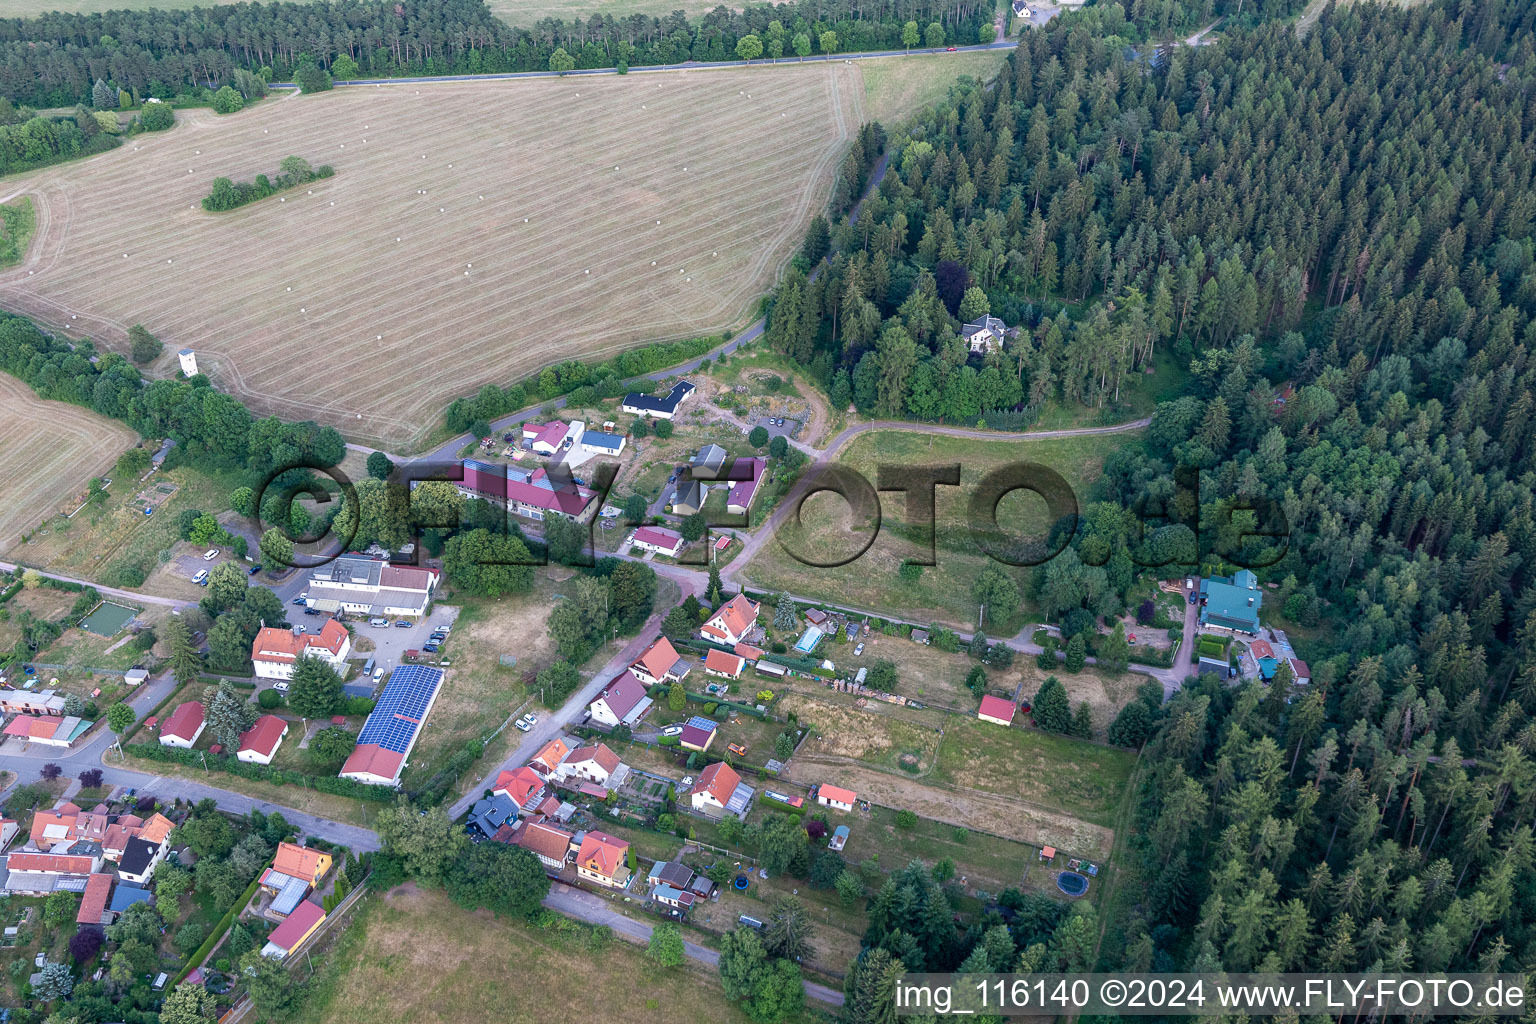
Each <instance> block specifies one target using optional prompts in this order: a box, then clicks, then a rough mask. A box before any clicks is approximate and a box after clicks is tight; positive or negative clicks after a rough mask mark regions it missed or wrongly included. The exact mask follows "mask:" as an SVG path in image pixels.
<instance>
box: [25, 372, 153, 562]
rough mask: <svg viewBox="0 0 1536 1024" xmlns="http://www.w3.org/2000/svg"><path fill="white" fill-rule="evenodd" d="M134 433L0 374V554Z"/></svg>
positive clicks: (113, 457) (103, 466)
mask: <svg viewBox="0 0 1536 1024" xmlns="http://www.w3.org/2000/svg"><path fill="white" fill-rule="evenodd" d="M137 440H138V435H137V434H135V433H134V432H133V431H132V430H129V429H128V428H127V427H125V426H123V425H122V424H121V423H117V422H114V421H113V420H109V419H107V418H106V417H104V416H98V415H96V414H95V413H93V412H91V411H90V410H88V409H81V408H79V407H78V406H73V405H68V404H66V403H64V402H45V401H43V400H42V399H41V398H38V397H37V395H35V394H33V392H32V389H31V388H29V387H27V386H26V385H25V384H23V383H22V382H21V381H19V380H17V379H16V378H15V377H12V376H11V375H9V374H5V373H0V552H4V551H6V550H7V549H8V548H10V547H11V546H12V545H13V544H15V543H16V541H17V540H18V539H19V538H20V537H21V535H22V534H23V533H26V532H27V531H28V530H31V529H33V528H35V527H36V526H37V525H38V523H40V522H42V521H43V520H45V519H49V518H51V517H52V516H53V515H54V514H55V513H57V512H58V511H59V510H60V508H61V507H62V506H63V505H64V504H65V503H66V502H69V499H70V498H71V497H72V496H74V495H77V494H81V493H83V492H84V491H85V487H86V484H87V483H89V481H90V479H91V477H93V476H99V475H101V474H102V473H104V472H106V471H107V470H108V469H110V468H111V467H112V463H114V462H116V461H117V457H118V456H119V455H121V454H122V453H123V452H124V451H125V450H126V449H127V448H128V446H129V445H131V444H133V443H134V442H135V441H137Z"/></svg>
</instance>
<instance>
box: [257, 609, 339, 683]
mask: <svg viewBox="0 0 1536 1024" xmlns="http://www.w3.org/2000/svg"><path fill="white" fill-rule="evenodd" d="M351 652H352V637H351V635H350V634H349V633H348V632H347V627H345V626H343V625H342V624H341V623H339V622H337V621H336V620H335V619H326V620H325V623H324V625H322V626H321V627H320V628H319V629H318V630H316V631H315V632H313V633H299V632H296V631H295V630H293V629H278V628H277V627H276V626H264V627H262V629H261V630H260V631H258V632H257V634H256V639H254V640H252V641H251V664H253V665H255V666H256V675H257V677H258V678H260V679H292V678H293V669H294V666H295V665H297V664H298V663H299V659H300V658H319V659H320V660H321V661H323V662H325V663H326V664H327V665H329V666H331V668H333V669H335V670H336V671H337V672H344V671H345V667H346V661H347V655H348V654H350V653H351Z"/></svg>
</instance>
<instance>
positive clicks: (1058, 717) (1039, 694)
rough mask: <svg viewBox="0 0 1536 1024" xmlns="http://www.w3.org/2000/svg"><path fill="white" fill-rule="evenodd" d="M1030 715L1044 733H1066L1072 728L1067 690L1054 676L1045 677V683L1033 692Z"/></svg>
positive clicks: (1070, 706)
mask: <svg viewBox="0 0 1536 1024" xmlns="http://www.w3.org/2000/svg"><path fill="white" fill-rule="evenodd" d="M1030 715H1031V716H1032V717H1033V718H1034V720H1035V724H1036V725H1038V726H1039V727H1040V728H1042V729H1044V730H1045V731H1046V732H1059V733H1066V732H1069V731H1070V730H1071V728H1072V705H1071V703H1070V702H1069V701H1068V700H1067V690H1066V688H1065V687H1064V686H1062V685H1061V680H1059V679H1057V678H1056V677H1055V676H1046V677H1045V682H1043V683H1041V684H1040V689H1039V690H1037V691H1036V692H1035V699H1034V700H1033V701H1032V702H1031V709H1030Z"/></svg>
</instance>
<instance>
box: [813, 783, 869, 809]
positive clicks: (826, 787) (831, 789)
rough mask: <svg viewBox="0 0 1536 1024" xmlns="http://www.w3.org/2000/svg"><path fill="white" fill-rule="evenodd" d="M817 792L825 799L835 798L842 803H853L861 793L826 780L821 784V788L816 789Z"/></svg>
mask: <svg viewBox="0 0 1536 1024" xmlns="http://www.w3.org/2000/svg"><path fill="white" fill-rule="evenodd" d="M816 794H817V795H818V796H820V797H821V798H822V799H823V800H835V801H836V802H837V803H840V804H851V803H853V802H854V801H855V800H857V799H858V798H859V794H857V793H855V792H854V791H853V790H851V789H844V788H843V787H841V786H834V785H831V784H830V783H826V782H823V783H822V784H821V788H820V789H818V790H817V791H816Z"/></svg>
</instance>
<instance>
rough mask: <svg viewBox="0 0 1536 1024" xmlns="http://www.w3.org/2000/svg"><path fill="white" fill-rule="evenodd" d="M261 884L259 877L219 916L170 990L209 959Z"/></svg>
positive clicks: (179, 972)
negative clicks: (214, 948) (209, 955)
mask: <svg viewBox="0 0 1536 1024" xmlns="http://www.w3.org/2000/svg"><path fill="white" fill-rule="evenodd" d="M259 884H261V879H260V878H259V877H258V878H257V879H255V880H254V881H252V882H251V884H250V885H249V886H247V887H246V890H245V893H244V894H243V895H242V896H241V897H240V899H239V901H238V902H237V903H236V904H235V905H234V906H232V907H230V908H229V911H228V912H227V913H226V914H225V915H224V916H223V917H221V918H219V921H218V923H217V924H215V925H214V926H213V931H211V932H209V933H208V937H207V938H206V939H204V940H203V944H202V945H201V946H198V947H197V950H196V952H194V953H193V954H192V955H191V957H189V958H188V959H187V962H186V964H184V965H183V966H182V968H181V970H179V971H177V972H176V980H175V981H172V982H171V984H170V985H169V986H168V987H167V988H168V990H169V989H173V988H175V987H176V986H177V985H180V984H181V983H182V982H183V981H184V980H186V977H187V975H189V974H191V973H192V972H193V971H195V970H196V969H197V968H199V967H201V966H202V965H203V961H204V960H206V959H208V954H209V953H212V952H213V947H214V946H216V945H218V944H219V940H220V939H222V938H224V933H225V932H227V931H229V927H230V925H232V924H234V923H235V915H237V914H239V913H240V911H241V910H242V909H244V907H245V905H246V904H247V903H249V902H251V897H252V896H255V895H256V887H257V886H258V885H259Z"/></svg>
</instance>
